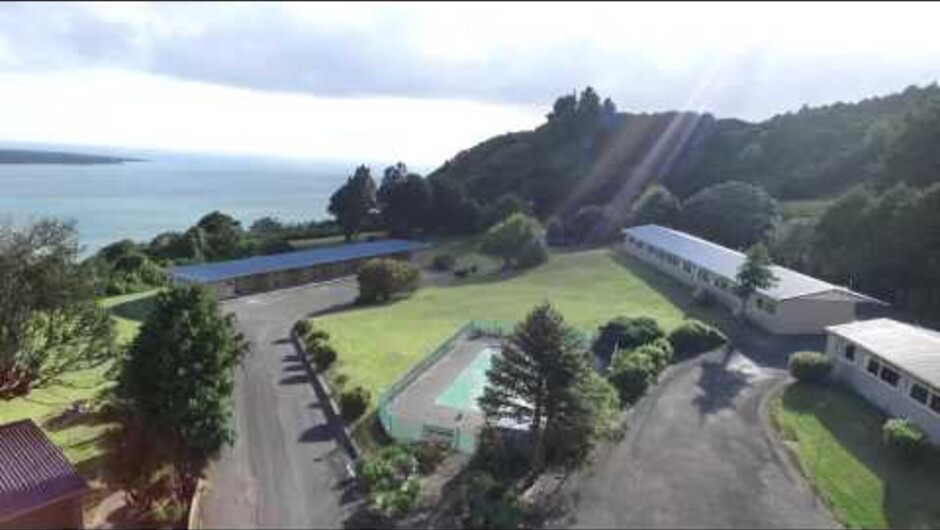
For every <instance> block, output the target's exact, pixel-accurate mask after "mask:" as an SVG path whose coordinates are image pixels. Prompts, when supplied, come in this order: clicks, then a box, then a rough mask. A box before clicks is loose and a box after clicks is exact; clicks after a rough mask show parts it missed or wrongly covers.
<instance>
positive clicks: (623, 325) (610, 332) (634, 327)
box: [591, 316, 666, 363]
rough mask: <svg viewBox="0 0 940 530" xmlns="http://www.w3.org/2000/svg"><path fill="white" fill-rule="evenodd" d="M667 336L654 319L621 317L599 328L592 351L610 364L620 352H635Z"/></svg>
mask: <svg viewBox="0 0 940 530" xmlns="http://www.w3.org/2000/svg"><path fill="white" fill-rule="evenodd" d="M665 336H666V332H665V331H663V329H662V328H661V327H660V326H659V323H657V322H656V321H655V320H653V319H652V318H649V317H633V318H631V317H626V316H619V317H617V318H614V319H613V320H611V321H610V322H608V323H606V324H604V325H603V326H600V327H598V328H597V336H596V338H595V339H594V344H593V345H592V346H591V350H592V351H593V352H594V355H595V356H596V357H598V358H599V359H602V360H603V361H604V362H605V363H609V362H610V359H611V358H612V357H613V355H614V352H616V351H618V350H633V349H634V348H637V347H639V346H642V345H644V344H647V343H650V342H653V341H654V340H656V339H659V338H661V337H665Z"/></svg>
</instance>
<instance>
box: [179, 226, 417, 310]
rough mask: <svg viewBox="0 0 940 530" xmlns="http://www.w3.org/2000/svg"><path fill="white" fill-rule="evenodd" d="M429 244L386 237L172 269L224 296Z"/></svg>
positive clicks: (336, 274)
mask: <svg viewBox="0 0 940 530" xmlns="http://www.w3.org/2000/svg"><path fill="white" fill-rule="evenodd" d="M426 248H429V245H427V244H425V243H420V242H417V241H407V240H402V239H383V240H379V241H366V242H362V243H349V244H345V245H335V246H329V247H318V248H311V249H307V250H298V251H296V252H284V253H280V254H270V255H267V256H254V257H250V258H243V259H234V260H227V261H217V262H213V263H199V264H196V265H185V266H180V267H173V268H171V269H170V270H169V273H170V276H171V277H172V278H173V279H174V280H175V281H178V282H185V283H199V284H203V285H207V286H210V287H213V288H214V289H215V290H216V292H217V293H218V295H219V298H223V299H224V298H232V297H235V296H242V295H247V294H254V293H259V292H264V291H271V290H274V289H282V288H286V287H293V286H296V285H303V284H306V283H314V282H322V281H327V280H332V279H335V278H340V277H343V276H349V275H352V274H355V273H356V271H357V270H358V269H359V267H360V266H361V265H362V264H363V263H365V262H366V261H368V260H370V259H373V258H379V257H382V258H393V259H403V260H408V259H410V258H411V257H412V255H413V254H414V253H415V252H417V251H420V250H424V249H426Z"/></svg>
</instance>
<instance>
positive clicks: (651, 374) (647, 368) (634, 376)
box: [608, 350, 657, 406]
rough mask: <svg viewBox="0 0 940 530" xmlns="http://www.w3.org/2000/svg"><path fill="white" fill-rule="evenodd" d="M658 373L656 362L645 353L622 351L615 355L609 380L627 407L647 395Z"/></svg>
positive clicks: (621, 401) (622, 403)
mask: <svg viewBox="0 0 940 530" xmlns="http://www.w3.org/2000/svg"><path fill="white" fill-rule="evenodd" d="M656 373H657V371H656V362H655V361H654V360H653V359H651V358H650V357H649V356H648V355H646V354H645V353H643V352H640V351H624V350H621V351H618V352H617V353H616V354H614V359H613V362H612V363H611V366H610V375H609V376H608V378H609V379H610V382H611V384H613V385H614V388H616V389H617V393H618V394H619V395H620V403H621V405H624V406H625V405H631V404H633V403H636V401H637V400H638V399H640V397H642V396H643V394H645V393H646V390H647V389H648V388H649V386H650V384H651V383H652V382H653V380H654V379H655V378H656Z"/></svg>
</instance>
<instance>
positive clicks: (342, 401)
mask: <svg viewBox="0 0 940 530" xmlns="http://www.w3.org/2000/svg"><path fill="white" fill-rule="evenodd" d="M371 402H372V395H371V394H369V391H368V390H366V389H365V388H363V387H361V386H357V387H355V388H353V389H351V390H346V391H344V392H343V393H342V394H340V396H339V410H340V415H342V416H343V419H344V420H346V421H347V422H352V421H355V420H357V419H359V418H360V417H361V416H362V415H363V414H365V413H366V410H367V409H368V408H369V403H371Z"/></svg>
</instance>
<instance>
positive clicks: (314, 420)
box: [202, 281, 356, 528]
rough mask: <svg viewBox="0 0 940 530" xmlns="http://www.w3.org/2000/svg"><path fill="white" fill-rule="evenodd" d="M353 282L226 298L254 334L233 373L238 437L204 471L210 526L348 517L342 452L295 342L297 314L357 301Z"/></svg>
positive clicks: (326, 523)
mask: <svg viewBox="0 0 940 530" xmlns="http://www.w3.org/2000/svg"><path fill="white" fill-rule="evenodd" d="M355 296H356V287H355V284H354V283H350V282H345V281H341V282H333V283H329V284H320V285H315V286H304V287H298V288H294V289H288V290H282V291H275V292H272V293H265V294H261V295H254V296H249V297H244V298H238V299H235V300H231V301H227V302H225V303H224V309H225V310H227V311H230V312H232V313H234V314H235V315H236V318H237V319H238V323H239V329H240V330H241V332H242V333H244V335H245V337H246V339H248V340H249V341H250V342H251V346H252V353H251V354H250V355H249V356H248V357H247V358H246V359H245V362H244V363H243V365H242V367H241V369H240V370H239V373H238V375H237V379H236V389H235V411H234V417H235V422H234V423H235V436H236V441H235V444H234V446H233V447H231V448H229V449H227V450H225V451H224V452H223V454H222V455H221V457H220V459H219V461H217V462H215V463H214V464H213V465H212V466H211V468H210V470H209V473H208V476H207V479H208V480H209V483H210V489H209V491H208V492H207V494H206V496H205V501H204V502H205V503H204V505H203V517H202V526H203V527H204V528H275V527H276V528H327V527H330V528H335V527H339V526H342V521H343V519H344V518H345V513H344V507H343V504H344V499H343V487H342V486H343V482H344V481H345V480H346V479H347V471H346V463H347V459H346V456H345V453H344V452H343V451H342V449H340V447H339V446H338V445H337V443H336V436H335V434H334V432H333V429H334V426H331V424H330V423H329V422H328V421H327V418H326V415H325V413H324V412H323V409H322V404H321V403H320V402H319V400H318V399H317V394H316V392H315V391H314V388H313V386H312V383H311V380H310V377H309V375H308V373H307V371H306V370H305V368H304V365H303V364H301V361H300V359H299V358H298V357H297V354H296V351H295V349H294V346H293V344H292V343H291V341H290V329H291V326H292V325H293V323H294V322H295V321H296V320H297V319H298V318H300V317H302V316H305V315H308V314H310V313H313V312H319V311H323V310H328V309H330V308H331V307H334V306H342V305H344V304H347V303H349V302H351V301H352V300H353V299H354V298H355Z"/></svg>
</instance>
